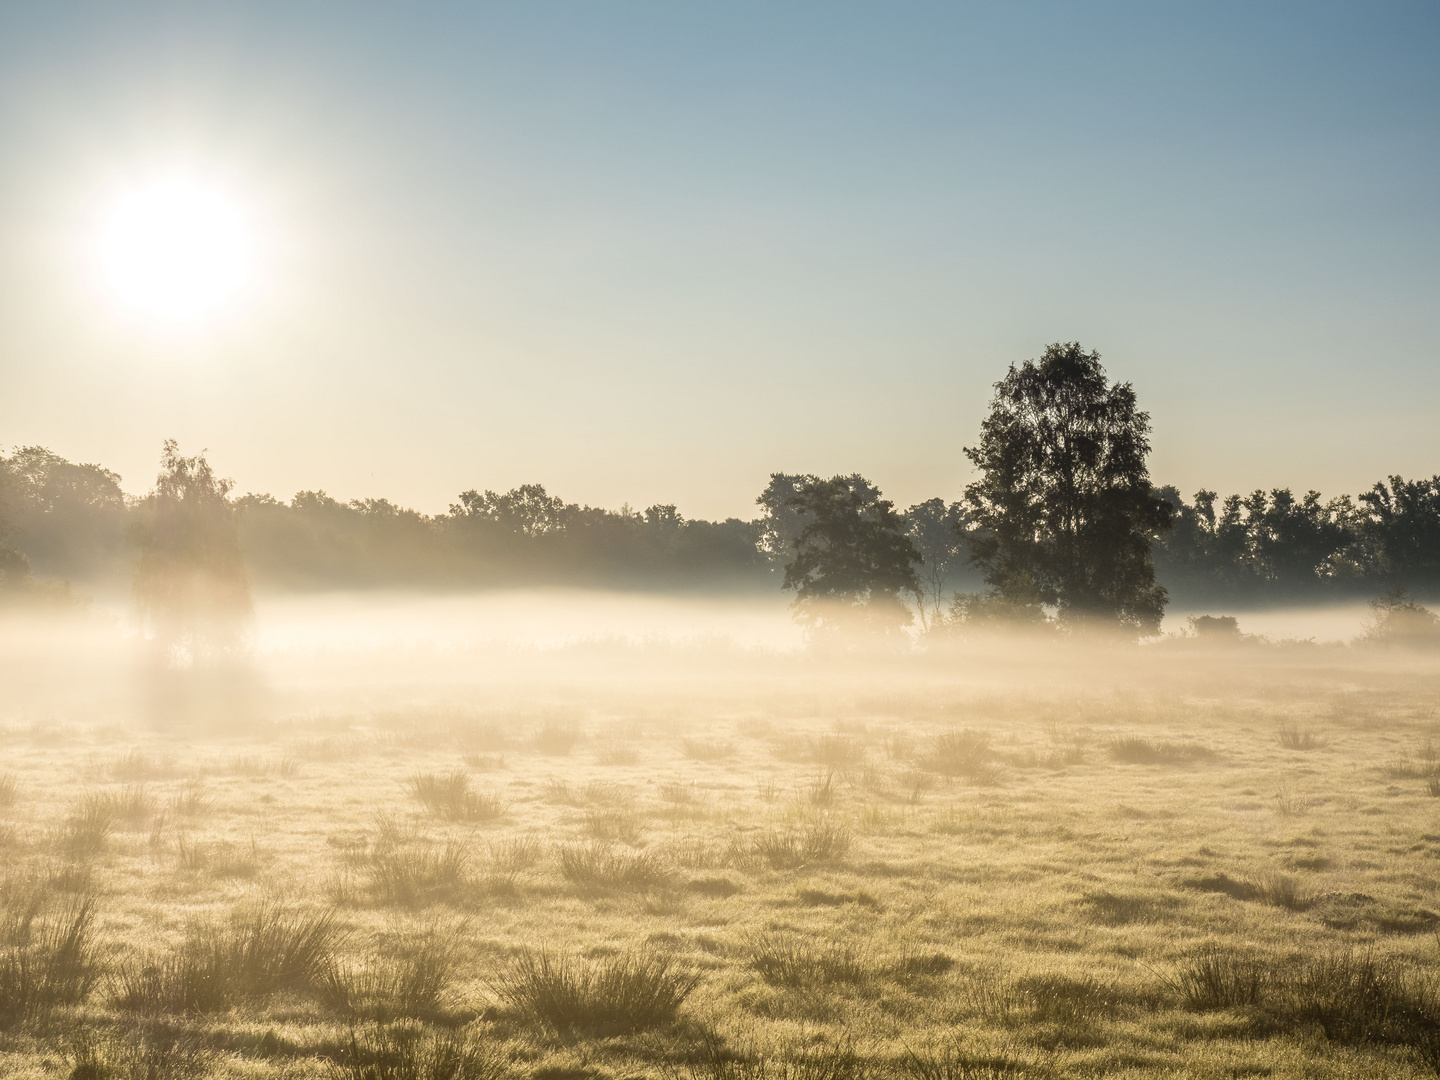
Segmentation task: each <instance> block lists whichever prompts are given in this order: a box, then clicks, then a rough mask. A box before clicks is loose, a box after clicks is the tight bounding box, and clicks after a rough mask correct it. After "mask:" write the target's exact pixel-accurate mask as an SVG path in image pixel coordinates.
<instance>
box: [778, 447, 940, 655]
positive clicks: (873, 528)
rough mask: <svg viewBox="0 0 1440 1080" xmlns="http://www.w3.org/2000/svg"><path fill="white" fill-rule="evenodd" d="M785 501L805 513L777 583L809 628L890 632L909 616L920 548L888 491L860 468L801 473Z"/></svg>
mask: <svg viewBox="0 0 1440 1080" xmlns="http://www.w3.org/2000/svg"><path fill="white" fill-rule="evenodd" d="M785 506H786V508H787V509H789V510H790V511H792V512H794V513H795V514H796V515H799V517H800V519H801V520H803V521H805V522H806V524H805V526H804V527H803V528H802V529H801V530H800V535H799V536H798V537H796V539H795V542H794V558H793V559H792V560H791V561H790V563H789V564H788V565H787V566H786V567H785V581H784V584H783V587H784V588H786V589H793V590H795V605H794V607H795V613H796V615H797V617H798V618H800V619H801V620H802V621H803V622H806V623H808V624H809V625H810V626H811V627H812V629H816V630H821V629H860V630H865V631H870V632H877V633H882V634H885V633H893V632H895V631H898V630H900V629H901V628H903V627H905V626H908V625H909V624H910V623H911V622H912V621H913V618H914V616H913V615H912V613H911V611H910V609H909V607H908V606H907V605H906V603H905V600H904V599H903V596H904V595H906V594H908V595H909V596H912V597H914V598H915V599H916V601H917V602H918V601H919V599H920V596H921V592H920V583H919V581H918V580H917V579H916V577H915V570H914V567H915V564H916V563H918V562H920V553H919V552H918V551H916V550H915V545H914V544H913V543H911V541H910V538H909V537H908V536H906V535H905V522H904V520H903V519H902V518H901V517H900V515H899V514H897V513H896V512H895V506H894V504H893V503H892V502H890V500H889V499H883V498H881V497H880V492H879V490H878V489H877V488H876V487H875V486H874V485H873V484H871V483H870V482H869V481H868V480H866V479H865V478H864V477H863V476H859V475H854V476H836V477H832V478H831V479H829V480H821V479H818V478H817V477H813V476H811V477H804V478H801V479H799V480H798V482H796V483H795V484H794V491H793V493H792V494H791V495H790V496H789V497H788V498H787V499H786V500H785Z"/></svg>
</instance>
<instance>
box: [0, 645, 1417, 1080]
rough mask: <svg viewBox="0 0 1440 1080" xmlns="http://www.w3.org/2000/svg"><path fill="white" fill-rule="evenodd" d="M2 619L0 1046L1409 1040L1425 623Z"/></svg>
mask: <svg viewBox="0 0 1440 1080" xmlns="http://www.w3.org/2000/svg"><path fill="white" fill-rule="evenodd" d="M15 640H19V639H15ZM25 640H26V642H28V644H24V645H14V647H12V648H9V649H8V650H7V651H6V659H5V660H4V661H3V664H4V670H3V671H0V679H4V681H5V685H7V686H9V687H10V688H11V689H10V691H9V692H8V693H7V695H6V697H5V698H4V700H3V701H0V709H3V712H4V715H3V716H0V721H3V723H4V727H3V730H0V760H3V765H0V773H3V774H4V777H5V779H4V781H3V784H0V803H3V806H0V844H3V857H4V883H3V900H4V903H5V919H4V924H3V927H0V930H3V933H4V935H5V938H4V942H3V945H4V952H3V957H0V1010H3V1012H0V1025H3V1027H0V1048H3V1057H0V1073H3V1074H4V1075H7V1076H37V1077H38V1076H71V1075H73V1076H75V1077H77V1078H80V1077H104V1076H116V1077H141V1076H146V1077H155V1078H160V1077H164V1076H176V1077H181V1076H196V1075H216V1076H236V1077H242V1076H243V1077H268V1076H276V1077H279V1076H285V1077H303V1076H345V1077H357V1078H359V1077H375V1078H380V1077H395V1078H400V1077H412V1076H413V1077H433V1078H440V1077H460V1076H477V1077H480V1076H483V1077H499V1076H506V1075H511V1076H515V1077H535V1078H537V1080H582V1078H588V1077H595V1078H597V1080H598V1078H604V1077H615V1078H626V1077H634V1076H656V1077H661V1076H664V1077H685V1078H687V1080H689V1078H695V1080H748V1078H756V1080H758V1078H760V1077H769V1076H776V1077H784V1078H791V1077H794V1078H802V1077H803V1078H805V1080H852V1078H859V1077H863V1076H881V1075H884V1076H891V1075H895V1076H908V1077H913V1078H914V1080H961V1078H963V1077H993V1076H1072V1075H1073V1076H1132V1077H1146V1076H1213V1077H1238V1076H1275V1077H1287V1076H1297V1077H1298V1076H1306V1077H1330V1076H1336V1077H1339V1076H1357V1077H1358V1076H1376V1075H1386V1076H1395V1077H1404V1076H1412V1075H1413V1076H1427V1075H1435V1072H1436V1068H1437V1065H1440V1036H1437V1032H1436V1027H1437V1025H1436V1020H1437V1016H1440V1012H1437V1005H1436V1002H1437V1000H1440V996H1437V986H1436V982H1435V979H1436V973H1437V971H1440V945H1437V936H1436V931H1437V928H1440V895H1437V891H1436V890H1437V884H1440V797H1436V796H1437V795H1440V696H1437V691H1440V663H1437V662H1435V661H1434V660H1431V659H1426V658H1424V657H1414V656H1410V657H1405V656H1394V655H1385V654H1380V653H1376V652H1367V651H1365V650H1362V649H1356V648H1338V647H1337V648H1321V647H1313V646H1311V647H1306V646H1295V647H1274V646H1251V647H1238V648H1235V649H1233V650H1230V651H1225V652H1217V651H1214V650H1202V649H1197V648H1195V647H1193V645H1191V646H1185V645H1182V644H1180V643H1170V644H1165V645H1161V646H1156V647H1148V648H1144V649H1140V650H1136V649H1133V648H1131V649H1109V650H1105V649H1096V650H1089V649H1081V648H1078V647H1073V646H1072V647H1067V648H1056V647H1049V648H1046V649H1040V648H1038V647H1036V646H1033V645H1031V646H1024V647H1020V646H1010V647H1006V646H1000V645H994V646H984V647H981V646H971V647H969V648H967V649H961V650H957V651H956V652H954V653H951V654H947V655H915V656H891V657H878V658H877V657H871V658H865V657H858V656H842V657H831V658H828V659H827V658H821V657H796V656H793V655H785V654H779V653H774V652H764V651H753V652H747V651H743V650H734V649H730V648H727V647H724V646H719V645H717V646H714V647H705V646H685V647H681V646H666V645H663V644H652V645H649V646H645V645H634V644H615V645H574V646H567V647H563V648H556V649H548V650H547V649H512V650H506V649H504V648H501V647H499V646H493V647H491V646H487V647H476V648H473V649H468V650H467V649H455V650H426V649H424V648H416V649H411V650H404V649H386V650H379V651H372V652H366V651H364V650H363V649H355V650H350V651H346V652H341V653H334V654H326V653H324V652H323V651H315V652H308V653H304V654H295V655H290V656H278V657H270V658H268V659H267V660H266V661H265V662H264V664H263V670H260V671H254V670H247V671H242V672H239V673H230V674H229V675H224V676H222V675H212V676H207V677H204V678H201V677H199V676H194V675H191V676H185V677H180V676H174V677H170V678H168V679H162V678H158V677H157V679H156V681H153V682H151V683H149V684H144V685H141V684H137V683H136V681H135V679H134V678H133V676H132V672H131V666H130V661H129V659H128V658H127V656H126V655H125V654H124V651H123V649H120V648H119V647H118V646H116V647H114V648H111V649H110V651H109V652H106V651H105V650H104V649H99V648H92V647H91V645H93V641H91V642H90V645H85V646H82V645H78V644H77V645H73V646H70V647H66V648H61V647H60V645H61V642H62V639H61V638H58V637H50V638H46V637H45V636H44V635H30V636H29V637H28V638H26V639H25ZM87 640H88V639H87ZM13 644H14V642H13V641H12V645H13ZM142 703H143V704H142Z"/></svg>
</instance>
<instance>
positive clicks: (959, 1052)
mask: <svg viewBox="0 0 1440 1080" xmlns="http://www.w3.org/2000/svg"><path fill="white" fill-rule="evenodd" d="M902 1067H903V1069H904V1075H906V1076H907V1077H910V1078H911V1080H1025V1078H1026V1077H1042V1076H1046V1075H1048V1070H1046V1069H1044V1068H1043V1067H1040V1068H1037V1067H1035V1066H1032V1065H1029V1064H1027V1063H1025V1062H1022V1061H1016V1060H1014V1059H1012V1058H1010V1057H1004V1056H995V1055H989V1054H977V1053H975V1052H973V1051H967V1050H966V1049H965V1048H964V1047H963V1046H961V1045H959V1044H956V1043H948V1044H946V1045H944V1046H942V1047H940V1048H939V1049H935V1048H933V1047H927V1048H925V1049H922V1050H914V1049H912V1048H910V1047H908V1046H907V1047H906V1048H905V1060H904V1062H903V1063H902ZM851 1075H853V1073H850V1074H845V1075H844V1076H841V1077H837V1078H836V1080H849V1077H850V1076H851Z"/></svg>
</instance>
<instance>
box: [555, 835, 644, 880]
mask: <svg viewBox="0 0 1440 1080" xmlns="http://www.w3.org/2000/svg"><path fill="white" fill-rule="evenodd" d="M560 873H561V874H563V875H564V876H565V880H566V881H568V882H570V883H571V884H572V885H578V886H580V887H581V888H582V889H585V890H590V891H608V890H617V891H644V890H646V889H657V888H662V887H664V886H667V885H669V884H670V883H671V872H670V867H669V866H668V865H667V864H666V863H665V862H664V861H663V860H662V859H661V858H660V857H659V856H657V855H654V854H652V853H650V852H645V851H636V852H625V851H616V850H614V849H613V848H611V847H610V846H609V845H608V844H605V843H602V842H599V841H596V842H594V843H590V844H566V845H565V846H563V847H562V848H561V849H560Z"/></svg>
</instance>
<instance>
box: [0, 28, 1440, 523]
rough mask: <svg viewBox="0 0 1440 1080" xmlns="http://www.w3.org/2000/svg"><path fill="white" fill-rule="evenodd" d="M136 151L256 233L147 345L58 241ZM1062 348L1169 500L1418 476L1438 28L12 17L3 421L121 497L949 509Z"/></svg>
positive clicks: (1433, 365) (1432, 371) (1, 231)
mask: <svg viewBox="0 0 1440 1080" xmlns="http://www.w3.org/2000/svg"><path fill="white" fill-rule="evenodd" d="M166 169H182V170H185V171H187V172H188V173H190V174H195V175H203V176H204V177H206V178H210V179H213V181H214V182H215V183H216V184H217V185H219V186H221V187H223V188H224V189H225V190H226V191H228V192H231V193H232V194H234V196H235V198H236V199H237V200H239V202H241V203H243V205H244V207H245V211H246V213H247V214H248V215H249V218H248V219H249V220H250V221H251V222H253V223H254V228H255V232H256V236H257V237H258V240H257V243H259V244H260V245H261V248H262V252H263V257H262V258H261V260H260V263H259V266H260V271H259V278H258V284H257V290H256V293H255V295H254V296H253V297H252V298H251V299H250V301H249V302H248V303H246V304H244V305H240V306H237V307H236V308H234V309H233V310H231V311H230V312H229V313H228V314H227V315H226V316H225V317H223V318H221V319H219V320H217V321H215V322H214V323H211V324H208V325H206V326H204V327H202V328H200V329H193V330H191V331H189V332H187V333H184V334H178V335H177V334H173V333H171V334H161V333H158V332H155V331H153V330H151V329H147V328H145V327H143V326H139V325H137V324H135V323H134V322H133V321H127V320H126V319H123V318H120V317H117V316H116V315H115V313H114V312H113V310H112V309H111V308H109V307H107V306H106V305H105V304H104V303H102V302H101V300H100V299H99V298H98V296H97V292H96V287H95V286H94V284H93V282H92V280H91V274H90V272H89V270H88V266H87V264H85V257H84V256H83V254H82V253H83V252H84V251H86V250H88V249H87V247H86V245H87V244H88V243H89V234H91V233H93V232H94V230H95V228H96V225H95V222H96V221H97V220H98V217H97V215H99V214H100V212H101V211H100V209H99V208H100V207H101V206H102V204H104V202H105V200H106V199H109V198H112V197H114V195H115V193H116V192H117V191H123V190H124V189H125V187H126V185H127V184H134V183H136V182H138V179H137V178H143V177H145V176H149V175H151V174H154V173H156V171H157V170H159V171H164V170H166ZM1072 339H1077V340H1079V341H1081V342H1082V343H1083V344H1085V345H1086V346H1088V347H1093V348H1096V349H1099V350H1100V352H1101V353H1102V354H1103V355H1104V358H1105V363H1106V365H1107V367H1108V368H1109V370H1110V372H1111V374H1112V376H1113V377H1116V378H1119V379H1124V380H1129V381H1132V382H1133V383H1134V384H1135V386H1136V389H1137V391H1138V393H1139V395H1140V400H1141V402H1142V404H1143V405H1144V406H1145V407H1146V408H1148V409H1149V410H1150V412H1151V414H1152V417H1153V421H1154V426H1155V453H1154V456H1153V459H1152V471H1153V474H1154V476H1155V478H1156V479H1157V481H1160V482H1174V483H1178V484H1179V485H1180V486H1181V487H1182V488H1183V489H1184V490H1185V491H1186V492H1187V493H1188V492H1190V491H1193V490H1194V489H1195V488H1196V487H1199V486H1202V485H1203V486H1208V487H1214V488H1219V489H1220V490H1222V491H1230V490H1248V489H1250V488H1254V487H1257V486H1266V487H1269V486H1278V485H1290V486H1294V487H1297V488H1308V487H1317V488H1320V489H1321V490H1322V491H1324V492H1326V493H1327V494H1328V493H1334V492H1338V491H1347V490H1348V491H1354V490H1357V489H1360V488H1363V487H1368V486H1369V484H1370V483H1371V482H1372V481H1373V480H1375V479H1378V478H1379V477H1380V476H1382V475H1383V474H1385V473H1388V472H1396V471H1398V472H1401V473H1404V474H1407V475H1409V474H1421V473H1423V474H1425V475H1430V474H1433V473H1436V472H1440V425H1437V420H1440V6H1437V5H1436V4H1435V3H1434V2H1433V0H1423V2H1417V3H1413V4H1391V3H1382V2H1374V0H1370V2H1365V3H1359V2H1357V3H1352V4H1324V3H1316V2H1306V3H1293V4H1272V3H1263V2H1255V0H1246V2H1244V3H1233V4H1222V3H1207V4H1182V3H1160V2H1153V0H1152V2H1148V3H1134V4H1119V3H1113V4H1081V3H1057V4H1015V3H996V4H986V5H966V4H960V3H944V4H915V3H873V4H868V5H859V4H839V3H824V4H821V3H816V4H799V3H790V4H777V3H773V2H768V3H755V4H741V3H710V4H695V3H639V2H631V3H603V2H595V0H588V2H576V3H570V4H555V3H544V2H536V0H527V2H524V3H514V4H486V3H477V2H470V3H454V4H441V3H429V4H427V3H418V2H413V0H412V2H408V3H403V4H402V3H390V4H366V3H357V2H353V0H348V2H345V3H333V4H332V3H304V2H297V0H287V2H285V3H260V2H254V0H251V2H247V3H244V4H239V3H236V4H229V5H225V4H208V5H207V4H203V3H193V2H191V3H185V4H143V3H114V2H106V3H98V4H92V5H83V4H73V3H64V2H60V0H47V2H45V3H31V4H19V3H10V4H4V5H0V444H4V445H13V444H22V443H23V444H29V443H40V444H43V445H46V446H49V447H51V448H52V449H53V450H55V451H56V452H58V453H61V454H64V455H65V456H67V457H71V458H75V459H82V460H96V461H100V462H102V463H104V464H107V465H110V466H111V467H113V468H115V469H117V470H118V471H120V472H121V473H122V474H123V475H124V478H125V485H126V487H127V488H128V489H129V490H132V491H138V490H142V489H144V488H146V487H148V485H149V483H150V482H151V480H152V478H153V473H154V471H155V461H156V458H157V456H158V452H159V446H160V441H161V439H162V438H164V437H166V436H174V437H176V438H178V439H180V441H181V445H182V448H184V449H187V450H198V449H200V448H202V447H208V448H209V451H210V457H211V460H212V461H213V462H214V463H215V464H216V466H217V467H218V468H219V469H220V470H221V471H222V472H223V473H225V474H228V475H231V476H233V477H234V478H235V479H236V481H237V482H238V485H239V487H240V489H241V490H257V491H269V492H271V493H273V494H275V495H277V496H280V497H284V498H288V497H289V496H290V495H291V494H292V493H293V492H294V491H295V490H297V489H300V488H315V487H323V488H325V489H327V490H328V491H330V492H331V494H334V495H337V496H339V497H342V498H349V497H353V496H361V495H386V496H389V497H391V498H393V499H396V500H397V501H401V502H404V503H407V504H411V505H415V506H417V507H419V508H421V509H424V510H431V511H434V510H443V509H444V507H445V505H446V504H447V502H449V501H451V500H453V498H454V496H455V495H456V493H458V492H459V491H461V490H462V489H465V488H470V487H480V488H485V487H490V488H496V489H504V488H508V487H511V486H514V485H516V484H519V483H522V482H527V481H540V482H543V483H545V484H546V485H547V486H548V487H549V488H550V489H551V490H552V491H553V492H555V493H557V494H560V495H562V496H564V497H566V498H567V499H570V500H575V501H582V502H590V503H592V504H601V505H609V506H616V505H619V504H620V503H621V502H622V501H627V500H628V501H629V502H630V503H631V504H632V505H636V506H644V505H647V504H649V503H654V502H675V503H677V504H679V506H680V508H681V510H682V512H685V513H687V514H689V515H691V516H723V515H728V514H737V515H742V516H747V517H748V516H751V515H752V514H753V512H754V508H753V499H754V496H755V494H756V493H757V492H758V491H759V489H760V488H761V487H762V486H763V485H764V483H765V479H766V475H767V474H768V473H769V472H772V471H776V470H785V471H805V472H819V473H826V474H829V473H835V472H852V471H860V472H863V473H865V474H866V475H867V476H870V477H871V478H872V479H873V480H875V481H876V482H877V483H879V484H880V486H881V487H882V488H883V489H885V491H886V492H887V494H889V495H891V496H892V497H894V498H895V499H896V500H897V501H899V502H900V503H901V504H902V505H904V504H906V503H908V502H912V501H916V500H918V499H921V498H925V497H928V496H931V495H935V494H941V495H945V496H947V497H952V498H953V497H955V496H956V495H957V494H958V492H959V490H960V488H961V486H962V485H963V484H964V482H965V481H966V479H967V478H968V477H969V475H970V470H969V468H968V465H967V463H966V462H965V459H964V457H963V455H962V453H961V448H962V446H964V445H965V444H966V443H968V442H971V441H973V440H974V438H975V436H976V432H977V429H978V425H979V422H980V420H981V418H982V416H983V413H984V409H985V406H986V402H987V401H988V398H989V395H990V384H991V383H993V382H994V381H995V380H996V379H998V378H1000V377H1001V376H1002V375H1003V374H1004V372H1005V368H1006V365H1007V364H1009V363H1010V362H1012V361H1021V360H1024V359H1026V358H1028V357H1033V356H1036V355H1038V354H1039V352H1040V351H1041V349H1042V348H1043V347H1044V346H1045V344H1046V343H1048V342H1051V341H1056V340H1072Z"/></svg>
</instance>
